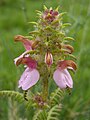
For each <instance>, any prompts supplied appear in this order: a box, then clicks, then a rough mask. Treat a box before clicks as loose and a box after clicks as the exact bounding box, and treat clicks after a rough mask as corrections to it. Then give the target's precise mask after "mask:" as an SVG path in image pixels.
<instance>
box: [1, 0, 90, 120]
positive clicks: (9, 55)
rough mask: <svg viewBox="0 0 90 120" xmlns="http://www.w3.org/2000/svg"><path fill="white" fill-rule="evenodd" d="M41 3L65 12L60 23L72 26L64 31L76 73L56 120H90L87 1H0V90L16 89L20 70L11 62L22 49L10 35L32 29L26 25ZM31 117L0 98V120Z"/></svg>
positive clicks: (89, 7) (89, 5) (89, 8)
mask: <svg viewBox="0 0 90 120" xmlns="http://www.w3.org/2000/svg"><path fill="white" fill-rule="evenodd" d="M44 4H45V5H46V6H47V7H53V8H56V7H57V6H60V11H61V12H62V11H65V12H67V15H65V16H64V19H63V21H64V22H70V23H71V24H72V25H71V27H69V29H68V30H67V31H66V32H67V34H68V36H71V37H74V38H75V40H76V41H75V42H74V43H73V46H74V48H75V52H74V54H75V55H76V56H77V64H78V70H77V72H76V74H75V76H74V88H73V91H72V95H71V96H69V95H66V96H65V98H64V101H63V109H62V111H61V112H60V120H90V0H77V1H76V0H0V90H18V88H17V83H18V79H19V77H20V75H21V73H22V71H23V68H22V67H19V68H18V69H17V68H16V66H15V65H14V63H13V59H14V58H15V57H17V56H19V55H20V54H21V53H22V52H24V48H23V46H22V45H21V44H18V43H17V44H16V43H15V42H14V36H15V35H17V34H22V35H28V33H29V32H30V31H31V30H33V26H32V25H31V24H28V22H29V21H37V19H38V18H37V15H36V10H42V8H43V5H44ZM17 106H18V107H19V110H18V109H17V108H18V107H17ZM32 114H33V113H32V112H31V110H30V111H28V112H25V109H24V107H23V105H18V104H17V103H15V102H13V101H12V102H11V100H10V99H7V98H4V99H3V98H1V97H0V120H32ZM18 116H19V117H18ZM20 118H21V119H20ZM25 118H26V119H25Z"/></svg>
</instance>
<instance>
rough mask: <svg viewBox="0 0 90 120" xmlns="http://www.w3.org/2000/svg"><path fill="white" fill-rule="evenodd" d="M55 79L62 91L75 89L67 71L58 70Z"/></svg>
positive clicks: (54, 75)
mask: <svg viewBox="0 0 90 120" xmlns="http://www.w3.org/2000/svg"><path fill="white" fill-rule="evenodd" d="M53 79H54V81H55V83H56V84H57V86H58V87H59V88H60V89H65V88H67V87H68V88H73V80H72V78H71V76H70V74H69V72H68V71H67V69H63V70H62V69H61V68H58V69H57V70H55V72H54V74H53Z"/></svg>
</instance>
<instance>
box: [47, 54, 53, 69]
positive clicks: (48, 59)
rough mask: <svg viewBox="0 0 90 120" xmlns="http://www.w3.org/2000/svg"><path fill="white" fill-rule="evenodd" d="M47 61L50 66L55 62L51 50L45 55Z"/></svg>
mask: <svg viewBox="0 0 90 120" xmlns="http://www.w3.org/2000/svg"><path fill="white" fill-rule="evenodd" d="M45 63H46V64H47V65H48V67H49V66H51V64H52V63H53V57H52V54H51V53H50V52H47V53H46V55H45Z"/></svg>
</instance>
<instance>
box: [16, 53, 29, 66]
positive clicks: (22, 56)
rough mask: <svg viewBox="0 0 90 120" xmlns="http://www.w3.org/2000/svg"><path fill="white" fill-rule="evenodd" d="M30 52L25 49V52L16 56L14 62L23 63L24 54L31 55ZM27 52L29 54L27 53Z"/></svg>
mask: <svg viewBox="0 0 90 120" xmlns="http://www.w3.org/2000/svg"><path fill="white" fill-rule="evenodd" d="M27 53H28V51H25V52H24V53H23V54H21V55H20V56H19V57H17V58H15V59H14V63H15V65H17V66H18V65H19V64H21V62H22V59H23V58H24V56H27V57H28V56H29V54H27ZM25 54H27V55H25Z"/></svg>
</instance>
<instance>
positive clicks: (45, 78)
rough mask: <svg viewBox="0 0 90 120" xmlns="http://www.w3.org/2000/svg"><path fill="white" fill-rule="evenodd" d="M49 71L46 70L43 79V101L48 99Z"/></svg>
mask: <svg viewBox="0 0 90 120" xmlns="http://www.w3.org/2000/svg"><path fill="white" fill-rule="evenodd" d="M49 74H50V69H49V68H48V69H47V72H46V75H45V76H44V79H43V98H44V100H45V101H47V99H48V79H49Z"/></svg>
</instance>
